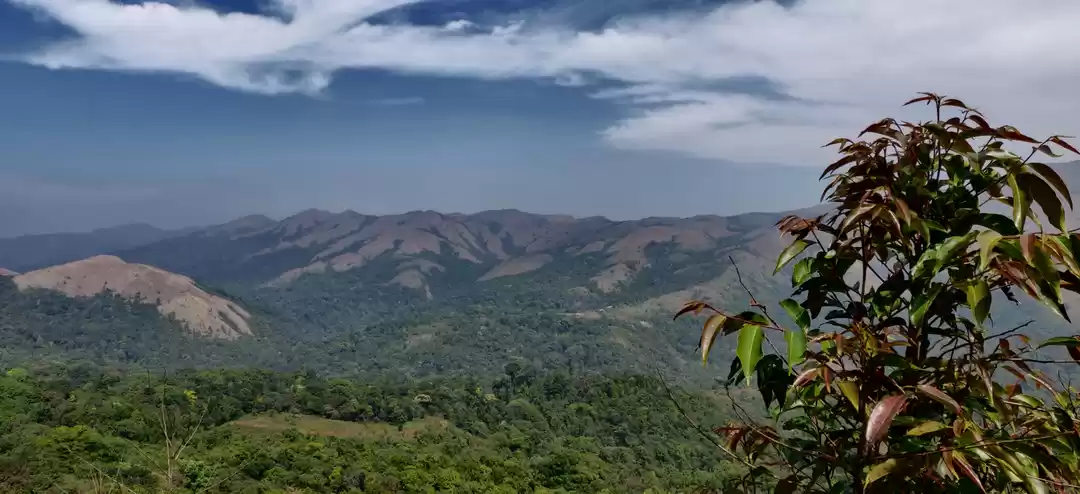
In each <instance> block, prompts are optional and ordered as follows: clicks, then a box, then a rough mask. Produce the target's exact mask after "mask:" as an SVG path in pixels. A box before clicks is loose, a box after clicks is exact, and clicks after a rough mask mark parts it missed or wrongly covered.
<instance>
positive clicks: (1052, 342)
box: [1039, 336, 1080, 348]
mask: <svg viewBox="0 0 1080 494" xmlns="http://www.w3.org/2000/svg"><path fill="white" fill-rule="evenodd" d="M1048 346H1068V347H1078V346H1080V336H1058V337H1057V338H1050V339H1049V340H1046V341H1044V342H1042V344H1041V345H1039V348H1045V347H1048Z"/></svg>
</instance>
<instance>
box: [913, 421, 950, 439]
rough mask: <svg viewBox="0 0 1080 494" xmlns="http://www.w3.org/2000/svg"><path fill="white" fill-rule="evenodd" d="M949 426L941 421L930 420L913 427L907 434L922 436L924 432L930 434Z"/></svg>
mask: <svg viewBox="0 0 1080 494" xmlns="http://www.w3.org/2000/svg"><path fill="white" fill-rule="evenodd" d="M948 428H949V426H947V425H945V424H942V423H941V422H937V421H933V420H930V421H927V422H923V423H921V424H919V425H917V426H915V427H912V428H911V430H909V431H908V432H907V435H909V436H922V435H924V434H930V433H933V432H937V431H940V430H942V429H948Z"/></svg>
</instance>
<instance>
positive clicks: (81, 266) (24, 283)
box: [14, 256, 251, 339]
mask: <svg viewBox="0 0 1080 494" xmlns="http://www.w3.org/2000/svg"><path fill="white" fill-rule="evenodd" d="M14 282H15V285H16V286H18V287H19V289H20V290H30V289H43V290H54V291H58V292H60V293H63V294H65V295H67V296H69V297H93V296H95V295H98V294H101V293H104V292H106V291H108V292H112V293H115V294H116V295H118V296H120V297H123V298H126V299H129V300H135V301H145V302H147V303H150V304H152V305H154V306H156V307H157V309H158V311H160V312H161V313H162V314H163V315H166V316H171V317H174V318H176V319H177V320H178V321H180V322H181V323H182V324H183V325H184V326H186V327H187V328H188V330H190V331H191V332H193V333H195V334H199V335H204V336H211V337H214V338H224V339H236V338H239V337H240V336H245V335H247V336H250V335H251V327H250V326H248V319H250V318H251V315H250V314H248V312H247V311H246V310H244V309H243V308H242V307H240V306H239V305H237V304H236V303H234V302H232V301H229V300H226V299H224V298H222V297H218V296H216V295H212V294H210V293H207V292H206V291H204V290H203V289H201V288H199V287H198V286H196V285H195V282H194V281H192V280H191V279H190V278H188V277H186V276H180V275H177V274H174V273H170V272H168V271H164V270H161V269H158V268H155V267H152V266H146V265H143V264H128V263H126V262H124V261H123V260H122V259H120V258H118V257H115V256H94V257H91V258H88V259H84V260H81V261H75V262H71V263H68V264H63V265H60V266H54V267H51V268H45V269H41V270H37V271H31V272H29V273H25V274H21V275H18V276H15V277H14Z"/></svg>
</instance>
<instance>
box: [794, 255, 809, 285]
mask: <svg viewBox="0 0 1080 494" xmlns="http://www.w3.org/2000/svg"><path fill="white" fill-rule="evenodd" d="M813 266H814V258H812V257H807V258H806V259H800V260H799V262H797V263H795V268H794V272H793V273H792V274H791V285H792V286H794V287H796V288H797V287H799V286H800V285H802V284H803V283H806V280H808V279H810V276H811V275H813V274H814V273H813V271H812V268H813Z"/></svg>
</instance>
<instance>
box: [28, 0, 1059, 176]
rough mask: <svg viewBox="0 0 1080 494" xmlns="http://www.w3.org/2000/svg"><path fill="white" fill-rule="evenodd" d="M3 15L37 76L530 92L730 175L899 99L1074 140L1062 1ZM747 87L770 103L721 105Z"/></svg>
mask: <svg viewBox="0 0 1080 494" xmlns="http://www.w3.org/2000/svg"><path fill="white" fill-rule="evenodd" d="M8 1H10V2H12V3H14V4H16V5H19V6H22V7H25V8H28V9H32V10H34V11H37V12H39V13H41V14H44V15H45V16H47V17H49V18H51V19H53V20H55V21H56V22H59V23H61V24H63V25H66V26H67V27H69V28H70V29H71V30H72V31H74V32H75V33H76V35H75V36H74V37H72V38H71V39H67V40H63V41H60V42H56V43H55V44H51V45H48V46H44V47H42V48H41V49H40V50H38V51H35V52H33V53H27V54H25V57H24V60H25V61H27V62H29V63H33V64H37V65H41V66H45V67H50V68H82V69H101V70H124V71H150V72H172V73H182V74H188V75H194V76H197V77H199V78H202V79H204V80H206V81H208V82H211V83H213V84H217V85H220V86H223V87H227V88H232V89H236V90H242V91H251V92H259V93H266V94H277V93H292V92H301V93H318V92H320V91H322V90H324V89H325V88H326V87H327V86H328V85H329V84H330V82H331V80H332V77H333V75H334V74H335V73H336V72H338V71H340V70H343V69H363V68H379V69H386V70H392V71H397V72H401V73H415V74H424V75H454V76H464V77H474V78H482V79H509V78H544V79H550V80H552V81H554V82H557V83H560V84H565V85H573V86H580V87H581V88H583V89H584V90H586V91H591V93H592V94H593V95H594V96H595V97H598V98H606V99H610V100H612V101H614V102H617V103H618V104H620V105H622V107H623V108H625V110H626V112H625V117H624V118H622V119H621V120H620V121H618V122H614V123H613V124H612V125H611V126H610V127H609V128H607V129H606V130H605V131H604V132H603V135H602V138H603V139H605V140H606V141H607V142H609V143H611V144H612V145H615V146H618V147H621V148H627V149H648V150H666V151H675V152H679V153H684V154H688V155H693V156H697V157H704V158H710V159H719V160H726V161H732V162H743V163H759V162H767V163H782V164H791V165H799V164H812V165H819V164H820V163H821V161H822V160H823V159H826V158H827V156H828V154H827V153H828V152H827V151H821V150H818V149H817V148H818V147H819V146H820V145H821V144H822V143H824V142H827V141H828V140H829V139H831V138H832V137H835V136H838V135H845V136H848V135H852V134H853V133H855V132H857V131H858V130H859V129H861V128H862V127H863V126H865V124H867V123H869V122H870V121H872V120H876V119H877V118H880V117H882V116H885V115H896V114H898V113H899V112H900V110H898V105H899V104H900V103H902V102H903V101H905V100H906V99H908V98H909V97H910V96H912V95H913V94H914V93H915V92H916V91H935V92H939V93H947V94H950V95H955V96H958V97H961V98H963V99H965V100H966V101H968V102H969V103H971V104H973V105H975V106H977V107H979V108H980V109H982V110H983V111H984V112H986V113H988V115H989V116H990V117H991V121H992V122H994V121H997V122H1008V123H1010V124H1014V125H1017V126H1018V127H1020V128H1021V129H1022V130H1025V131H1027V132H1029V133H1035V134H1047V133H1066V134H1069V133H1073V134H1075V133H1080V117H1077V116H1076V115H1080V112H1078V110H1080V98H1076V97H1075V90H1074V89H1073V88H1075V87H1080V51H1078V50H1076V47H1078V46H1080V30H1077V29H1075V24H1076V23H1077V22H1078V21H1080V2H1077V1H1075V0H1030V1H1024V2H1020V1H1016V0H950V1H947V2H942V1H940V0H874V1H867V0H800V1H797V2H795V3H794V4H791V5H789V6H782V5H779V4H777V3H774V2H772V1H757V2H735V3H729V4H725V5H722V6H719V7H716V8H715V9H713V10H711V11H709V12H707V13H705V14H702V13H700V12H694V13H685V14H670V13H668V14H662V15H661V14H652V15H650V14H642V15H637V16H635V17H633V18H623V19H621V20H619V21H617V22H613V23H610V24H609V25H608V26H607V27H605V28H604V29H602V30H597V31H575V30H573V29H570V28H569V27H560V26H558V25H550V24H543V25H536V26H533V25H527V24H525V23H522V22H516V23H508V24H505V25H498V26H479V25H476V24H473V23H472V22H470V21H468V20H467V19H462V20H460V21H454V22H451V23H449V24H447V25H445V26H418V25H408V24H375V23H372V22H368V21H369V19H370V18H372V17H373V16H375V15H377V14H379V13H380V12H385V11H387V10H389V9H393V8H397V7H401V6H404V5H408V4H411V3H415V0H271V1H272V3H270V4H268V5H267V6H266V9H265V11H264V13H262V14H249V13H239V12H221V11H216V10H213V9H210V8H208V7H203V6H188V5H185V6H177V5H172V4H167V3H158V2H143V3H138V4H130V3H128V4H121V3H115V2H112V1H110V0H8ZM748 77H752V78H755V79H759V80H765V81H768V82H769V83H770V86H771V87H774V88H776V89H777V92H778V93H779V94H772V93H765V92H752V91H732V90H730V89H725V88H724V84H725V83H726V82H730V81H732V80H736V79H745V78H748ZM594 80H605V81H607V82H608V83H611V82H614V83H616V84H618V86H619V88H618V89H614V90H612V89H610V88H606V89H605V88H600V87H593V88H590V84H591V83H590V81H594ZM908 111H909V110H904V112H905V113H899V116H907V115H908V113H906V112H908ZM918 116H919V115H915V116H914V118H917V117H918Z"/></svg>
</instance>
